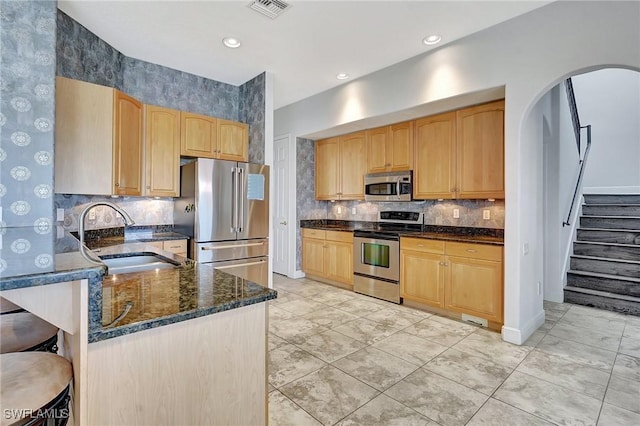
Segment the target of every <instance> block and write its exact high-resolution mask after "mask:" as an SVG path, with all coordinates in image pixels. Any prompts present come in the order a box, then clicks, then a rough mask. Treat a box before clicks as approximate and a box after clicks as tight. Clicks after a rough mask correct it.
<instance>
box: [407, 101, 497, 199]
mask: <svg viewBox="0 0 640 426" xmlns="http://www.w3.org/2000/svg"><path fill="white" fill-rule="evenodd" d="M415 164H416V166H415V168H414V172H413V173H414V187H413V196H414V198H416V199H440V198H442V199H452V198H457V199H479V198H504V101H498V102H490V103H488V104H483V105H478V106H475V107H470V108H465V109H461V110H458V111H453V112H449V113H445V114H439V115H435V116H430V117H425V118H421V119H418V120H416V121H415Z"/></svg>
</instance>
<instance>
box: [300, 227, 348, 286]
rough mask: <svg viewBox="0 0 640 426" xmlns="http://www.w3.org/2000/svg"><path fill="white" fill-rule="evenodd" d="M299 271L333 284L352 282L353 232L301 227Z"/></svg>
mask: <svg viewBox="0 0 640 426" xmlns="http://www.w3.org/2000/svg"><path fill="white" fill-rule="evenodd" d="M302 270H303V271H304V272H305V273H306V274H307V275H310V276H313V277H314V278H318V279H320V280H321V281H327V282H330V283H333V284H336V283H337V284H339V285H343V286H344V285H346V286H349V287H350V286H352V285H353V233H352V232H344V231H325V230H320V229H308V228H304V229H302Z"/></svg>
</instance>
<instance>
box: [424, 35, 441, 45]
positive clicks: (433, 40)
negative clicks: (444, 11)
mask: <svg viewBox="0 0 640 426" xmlns="http://www.w3.org/2000/svg"><path fill="white" fill-rule="evenodd" d="M440 40H442V37H441V36H439V35H438V34H431V35H430V36H426V37H425V38H423V39H422V42H423V43H424V44H427V45H432V44H437V43H440Z"/></svg>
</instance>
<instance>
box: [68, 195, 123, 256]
mask: <svg viewBox="0 0 640 426" xmlns="http://www.w3.org/2000/svg"><path fill="white" fill-rule="evenodd" d="M96 206H108V207H111V208H112V209H114V210H115V211H117V212H118V213H120V215H121V216H122V218H123V219H124V224H125V226H126V225H134V224H135V222H134V221H133V219H131V216H129V213H127V212H125V211H124V210H122V209H121V208H120V207H118V206H116V205H115V204H113V203H109V202H107V201H98V202H97V203H91V204H89V205H88V206H87V207H85V208H84V210H82V213H80V217H79V218H78V221H79V222H80V223H78V236H79V237H80V246H83V245H84V219H85V217H86V216H87V213H88V212H89V210H91V209H92V208H94V207H96Z"/></svg>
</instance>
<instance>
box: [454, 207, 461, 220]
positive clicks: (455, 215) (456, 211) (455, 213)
mask: <svg viewBox="0 0 640 426" xmlns="http://www.w3.org/2000/svg"><path fill="white" fill-rule="evenodd" d="M453 218H454V219H460V209H453Z"/></svg>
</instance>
